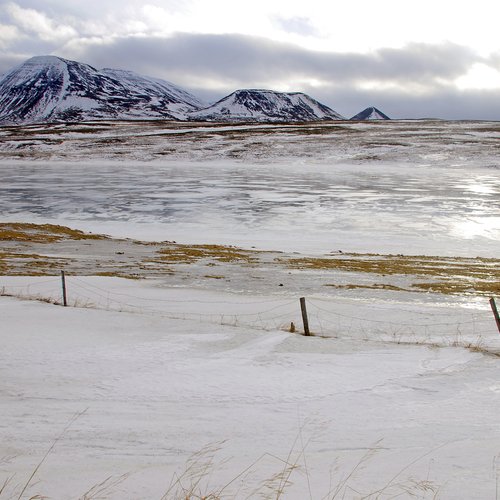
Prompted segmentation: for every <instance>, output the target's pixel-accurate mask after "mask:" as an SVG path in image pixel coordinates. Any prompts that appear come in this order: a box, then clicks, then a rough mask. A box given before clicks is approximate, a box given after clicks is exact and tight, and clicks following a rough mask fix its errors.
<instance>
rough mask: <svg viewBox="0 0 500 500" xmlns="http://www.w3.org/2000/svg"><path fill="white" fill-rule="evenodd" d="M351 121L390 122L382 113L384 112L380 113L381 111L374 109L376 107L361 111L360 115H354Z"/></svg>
mask: <svg viewBox="0 0 500 500" xmlns="http://www.w3.org/2000/svg"><path fill="white" fill-rule="evenodd" d="M350 119H351V120H390V118H389V117H388V116H387V115H386V114H384V113H382V111H380V110H379V109H377V108H374V107H370V108H366V109H364V110H363V111H361V112H360V113H358V114H357V115H354V116H353V117H352V118H350Z"/></svg>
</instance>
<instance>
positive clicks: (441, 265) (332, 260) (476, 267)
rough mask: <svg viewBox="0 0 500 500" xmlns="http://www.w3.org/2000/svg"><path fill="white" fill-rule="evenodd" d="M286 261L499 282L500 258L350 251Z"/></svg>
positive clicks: (297, 266) (302, 266) (298, 264)
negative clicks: (330, 255)
mask: <svg viewBox="0 0 500 500" xmlns="http://www.w3.org/2000/svg"><path fill="white" fill-rule="evenodd" d="M285 262H287V264H288V266H289V267H291V268H294V269H318V270H321V269H323V270H327V269H328V270H339V271H348V272H359V273H372V274H378V275H394V274H400V275H414V276H435V277H447V276H453V277H460V276H462V277H467V278H474V279H484V280H488V281H490V280H491V281H497V282H498V281H500V260H499V259H487V258H480V257H476V258H465V257H453V258H447V257H431V256H412V255H407V256H405V255H380V254H355V253H351V254H341V255H336V256H332V257H324V258H314V257H303V258H293V259H289V260H288V261H285Z"/></svg>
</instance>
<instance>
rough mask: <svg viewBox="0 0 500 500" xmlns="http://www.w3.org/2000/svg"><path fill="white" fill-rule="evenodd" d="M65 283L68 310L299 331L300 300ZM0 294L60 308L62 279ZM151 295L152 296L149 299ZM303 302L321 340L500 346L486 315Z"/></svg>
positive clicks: (326, 301) (68, 280)
mask: <svg viewBox="0 0 500 500" xmlns="http://www.w3.org/2000/svg"><path fill="white" fill-rule="evenodd" d="M66 284H67V287H68V297H69V299H68V305H70V306H74V307H86V308H95V309H103V310H109V311H120V312H129V313H135V314H147V315H152V316H156V317H159V318H168V319H178V320H195V321H199V322H202V323H207V324H219V325H231V326H234V327H248V328H252V329H261V330H276V329H281V330H290V329H292V330H293V329H296V331H298V332H300V331H302V330H301V325H302V315H301V310H300V307H299V300H298V298H291V297H289V296H287V297H272V298H269V299H266V300H251V299H249V300H242V299H241V298H240V297H239V296H238V297H236V298H235V300H223V299H219V298H218V299H216V300H200V299H197V298H194V299H182V297H181V298H175V297H158V296H157V295H158V293H159V290H161V289H156V290H153V291H151V290H144V291H143V292H144V294H142V295H141V293H140V291H137V290H136V291H135V293H128V292H123V291H115V290H111V289H106V288H104V287H103V286H99V285H96V284H94V283H91V281H90V280H85V279H82V278H81V277H75V276H68V275H66ZM179 291H182V289H179ZM0 292H1V293H2V294H3V295H14V296H17V297H21V298H30V299H35V300H44V301H47V302H54V303H60V301H61V293H62V289H61V280H60V279H59V278H51V279H47V280H40V281H38V280H37V281H32V282H29V283H25V284H23V285H5V286H0ZM151 293H154V294H155V295H156V296H154V297H152V296H148V294H151ZM167 293H169V294H171V293H173V290H172V289H167ZM306 302H307V310H308V319H309V327H310V330H311V332H312V333H313V334H316V335H321V336H324V337H334V338H349V339H355V340H372V341H383V342H397V343H422V344H426V343H428V344H441V345H458V344H464V345H465V344H472V343H474V342H475V343H481V342H484V340H485V339H486V338H488V337H489V338H490V339H491V338H494V339H495V340H498V342H499V343H500V337H499V336H498V332H497V328H496V324H495V320H494V318H493V316H492V314H491V313H490V312H488V311H487V310H485V311H477V310H470V311H467V310H463V309H460V308H457V307H455V308H453V310H451V308H450V310H449V311H443V310H441V309H440V310H435V309H432V308H431V307H428V308H427V310H412V309H409V308H408V307H407V306H406V307H404V306H403V307H400V306H399V305H398V304H389V305H388V304H374V303H369V304H366V303H362V302H360V303H356V304H353V303H350V304H347V305H346V304H345V303H343V302H342V301H338V300H335V299H333V298H332V299H328V298H324V297H311V298H307V301H306ZM266 306H267V307H266ZM418 306H419V307H422V306H423V305H422V304H418ZM292 323H293V327H292ZM495 335H496V336H495ZM497 337H498V339H497Z"/></svg>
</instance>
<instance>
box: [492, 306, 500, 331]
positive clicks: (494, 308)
mask: <svg viewBox="0 0 500 500" xmlns="http://www.w3.org/2000/svg"><path fill="white" fill-rule="evenodd" d="M490 306H491V310H492V311H493V316H495V321H496V323H497V328H498V333H500V315H499V314H498V309H497V305H496V303H495V299H494V298H493V297H491V299H490Z"/></svg>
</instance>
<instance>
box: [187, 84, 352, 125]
mask: <svg viewBox="0 0 500 500" xmlns="http://www.w3.org/2000/svg"><path fill="white" fill-rule="evenodd" d="M189 117H190V118H191V119H199V120H210V121H271V122H277V121H318V120H344V119H345V118H344V117H343V116H341V115H339V114H338V113H337V112H335V111H333V109H330V108H329V107H328V106H325V105H324V104H321V103H320V102H318V101H316V100H315V99H313V98H312V97H310V96H308V95H306V94H303V93H301V92H291V93H285V92H276V91H274V90H256V89H244V90H237V91H236V92H233V93H232V94H230V95H228V96H226V97H224V98H223V99H221V100H220V101H218V102H216V103H215V104H213V105H212V106H209V107H208V108H205V109H202V110H200V111H194V112H192V113H190V114H189Z"/></svg>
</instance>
